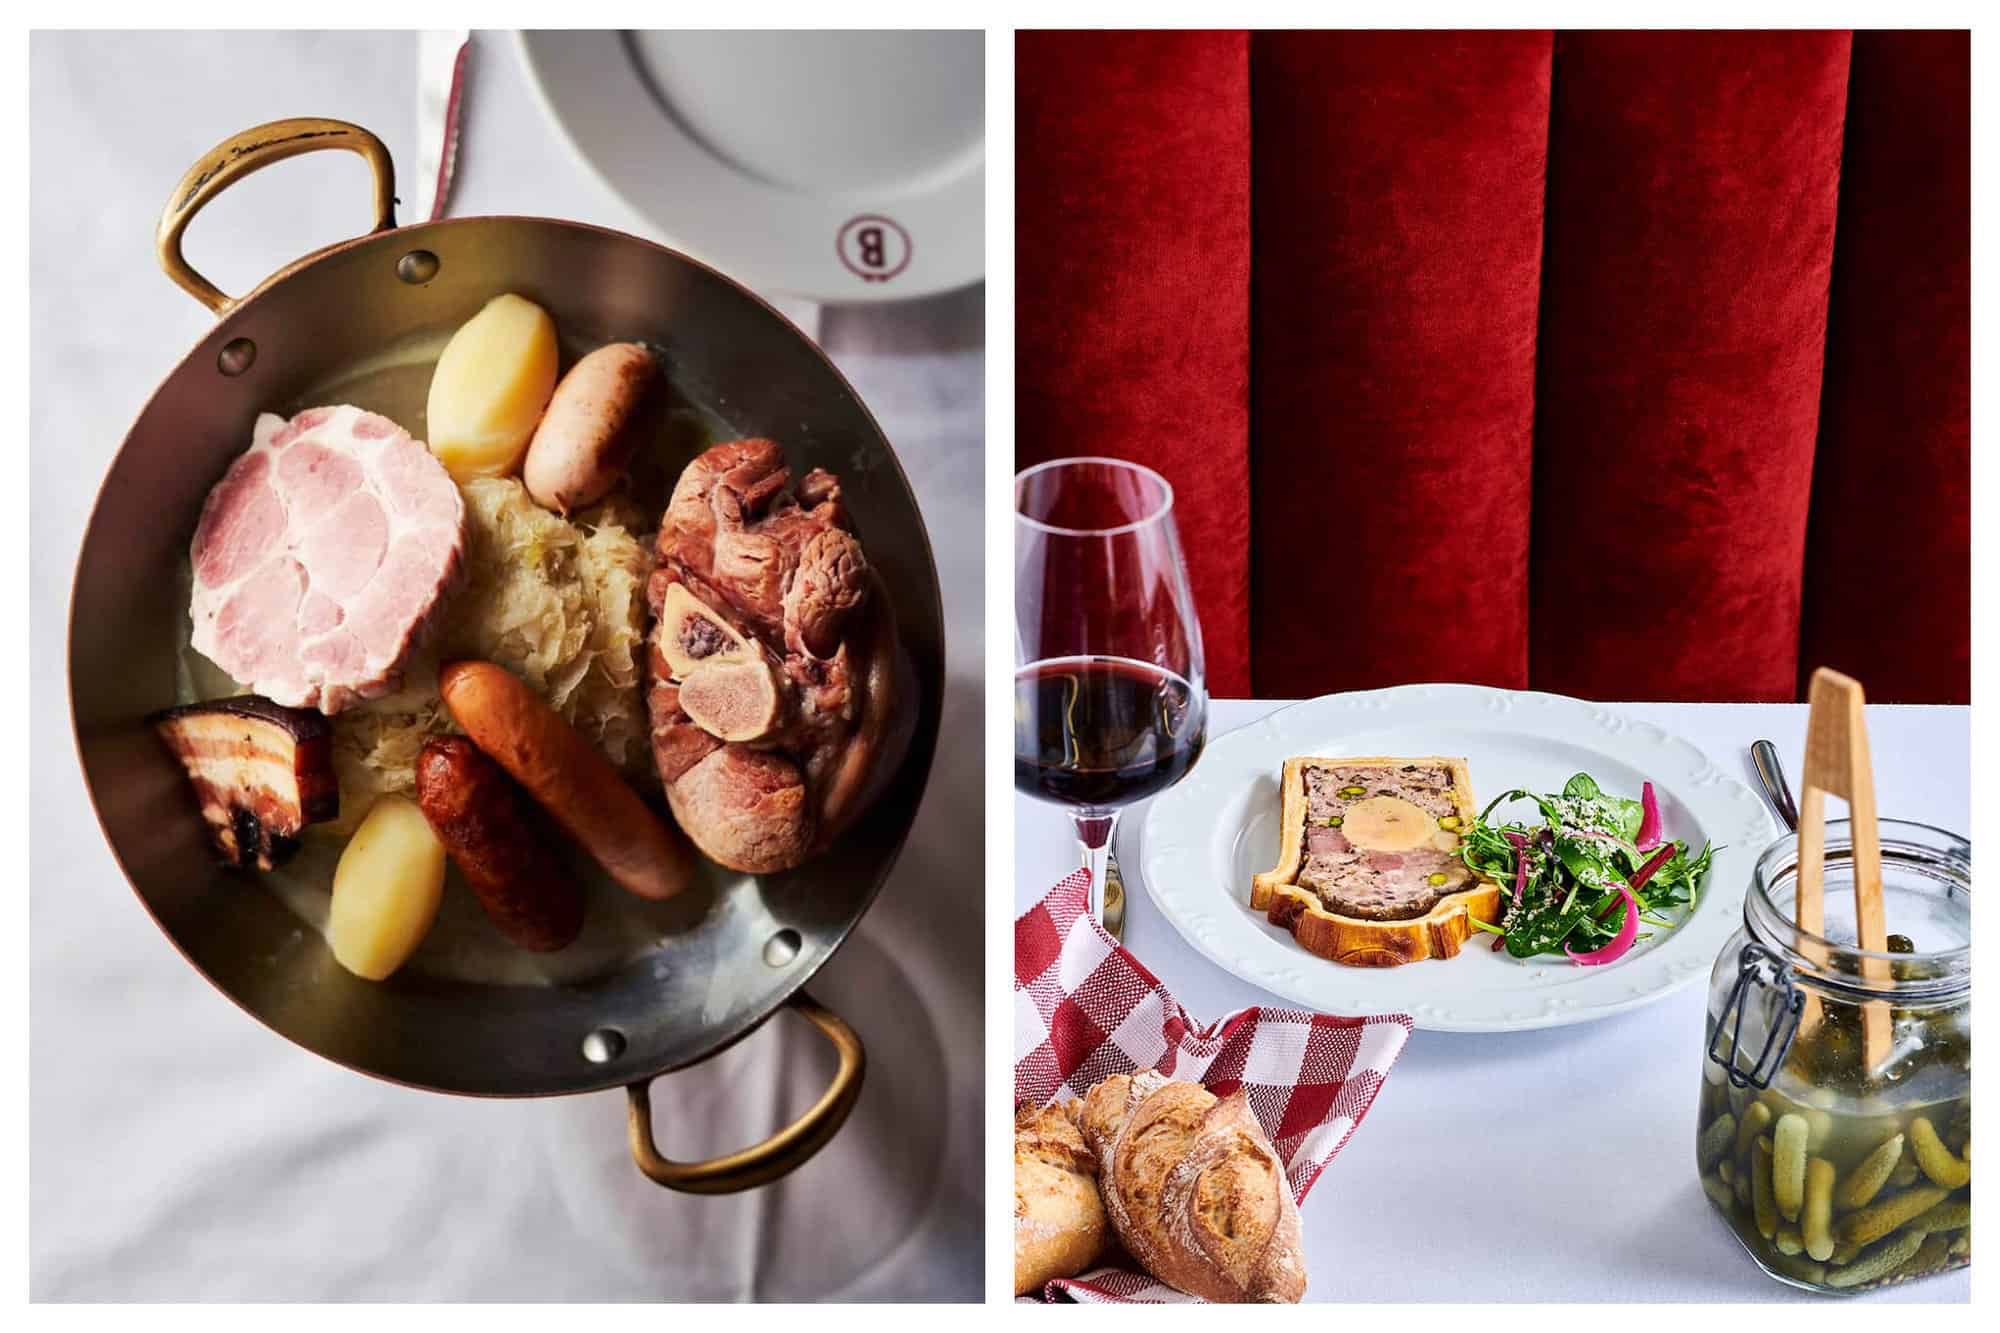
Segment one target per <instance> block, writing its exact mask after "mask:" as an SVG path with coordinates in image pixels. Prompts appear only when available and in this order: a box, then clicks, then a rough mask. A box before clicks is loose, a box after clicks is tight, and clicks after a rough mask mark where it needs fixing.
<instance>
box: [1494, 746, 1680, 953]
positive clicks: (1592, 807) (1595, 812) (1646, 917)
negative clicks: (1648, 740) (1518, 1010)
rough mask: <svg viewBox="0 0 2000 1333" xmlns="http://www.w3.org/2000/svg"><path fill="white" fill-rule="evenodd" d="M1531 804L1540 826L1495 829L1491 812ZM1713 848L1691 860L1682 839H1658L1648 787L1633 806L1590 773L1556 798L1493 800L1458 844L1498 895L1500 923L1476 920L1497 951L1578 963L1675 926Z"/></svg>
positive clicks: (1523, 794)
mask: <svg viewBox="0 0 2000 1333" xmlns="http://www.w3.org/2000/svg"><path fill="white" fill-rule="evenodd" d="M1518 800H1529V801H1533V802H1534V803H1535V805H1536V807H1537V808H1538V810H1539V811H1540V813H1541V816H1542V822H1541V823H1539V824H1534V823H1515V824H1495V823H1492V822H1491V821H1490V818H1489V817H1490V816H1491V815H1492V814H1493V811H1494V810H1495V809H1496V808H1497V807H1499V806H1501V805H1505V804H1507V803H1508V802H1510V801H1518ZM1714 854H1715V849H1714V847H1713V846H1712V845H1710V846H1705V847H1703V848H1702V849H1701V852H1700V854H1699V855H1692V854H1690V852H1689V849H1688V845H1687V843H1685V842H1681V841H1673V840H1665V839H1662V838H1661V836H1660V807H1659V802H1658V801H1657V800H1656V799H1655V798H1654V796H1653V784H1652V783H1650V782H1648V783H1646V784H1645V787H1644V789H1643V791H1642V793H1641V795H1640V798H1639V799H1638V800H1636V801H1633V800H1627V799H1625V798H1623V797H1619V796H1613V795H1611V794H1610V793H1609V792H1606V791H1604V790H1603V789H1602V788H1600V787H1599V786H1598V785H1597V782H1596V780H1595V779H1593V778H1592V777H1591V776H1590V774H1588V773H1578V774H1577V775H1576V776H1575V777H1573V778H1571V779H1570V780H1569V781H1568V782H1567V783H1565V784H1564V785H1563V789H1562V790H1561V791H1560V792H1557V793H1554V794H1552V795H1547V796H1541V795H1536V794H1535V793H1533V792H1528V791H1518V790H1517V791H1510V792H1506V793H1503V794H1502V795H1500V796H1498V797H1496V798H1495V799H1494V800H1493V801H1492V802H1491V803H1490V804H1489V805H1488V806H1487V807H1486V809H1484V810H1482V811H1481V812H1480V814H1479V817H1478V819H1476V820H1474V821H1473V824H1472V827H1471V828H1470V829H1469V830H1467V831H1466V833H1465V835H1464V837H1463V838H1462V839H1461V841H1460V843H1459V856H1460V858H1461V859H1463V860H1464V862H1465V864H1466V865H1467V866H1469V867H1470V868H1471V869H1472V871H1473V872H1474V873H1475V874H1479V875H1484V876H1485V877H1487V878H1488V879H1490V880H1492V881H1493V882H1494V883H1496V884H1498V885H1499V886H1500V889H1501V902H1502V903H1503V904H1504V905H1505V912H1504V914H1503V915H1502V916H1501V918H1500V920H1499V921H1497V922H1487V921H1479V920H1477V919H1475V920H1474V921H1473V924H1474V925H1475V926H1478V927H1479V928H1480V929H1481V930H1484V931H1488V932H1490V933H1491V934H1492V935H1493V936H1494V941H1493V947H1494V948H1495V949H1500V948H1505V949H1506V950H1507V952H1508V953H1510V954H1512V955H1513V956H1514V957H1516V958H1532V957H1534V956H1535V955H1536V954H1545V953H1562V954H1566V955H1568V957H1569V958H1570V960H1571V961H1573V962H1575V963H1577V964H1578V965H1580V966H1584V967H1592V966H1598V965H1601V964H1604V963H1613V962H1616V961H1617V960H1618V959H1620V958H1622V957H1623V956H1624V955H1625V953H1626V951H1627V950H1629V949H1630V948H1631V947H1632V946H1633V945H1634V944H1635V943H1637V942H1638V941H1639V940H1641V939H1647V938H1650V937H1651V936H1650V932H1648V933H1647V934H1641V933H1640V930H1639V927H1640V926H1641V925H1642V924H1643V925H1648V926H1652V927H1653V928H1654V929H1656V930H1671V929H1673V928H1674V926H1675V925H1677V924H1678V923H1679V921H1680V920H1685V919H1686V917H1685V914H1683V915H1682V916H1681V917H1679V918H1678V919H1675V920H1670V919H1669V918H1668V917H1667V915H1666V913H1669V912H1675V911H1678V910H1680V909H1683V908H1685V909H1692V908H1693V906H1694V903H1695V899H1696V897H1697V895H1699V893H1700V892H1701V880H1702V877H1703V876H1704V875H1706V874H1707V873H1708V863H1709V861H1710V860H1711V859H1712V858H1713V857H1714Z"/></svg>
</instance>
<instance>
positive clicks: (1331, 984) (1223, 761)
mask: <svg viewBox="0 0 2000 1333" xmlns="http://www.w3.org/2000/svg"><path fill="white" fill-rule="evenodd" d="M1295 755H1327V756H1334V757H1338V756H1341V755H1357V756H1358V755H1463V756H1464V757H1465V759H1466V760H1467V762H1468V764H1469V765H1470V768H1471V771H1472V788H1473V795H1474V797H1475V799H1476V800H1477V802H1478V803H1479V805H1480V806H1481V807H1482V808H1483V807H1484V806H1485V803H1486V802H1487V801H1490V800H1491V799H1492V798H1493V797H1494V796H1496V795H1498V794H1500V793H1501V792H1504V791H1508V790H1511V789H1513V788H1517V787H1518V788H1523V789H1526V790H1529V791H1537V792H1553V791H1560V790H1562V785H1563V783H1564V782H1566V781H1567V780H1568V779H1569V777H1570V776H1571V775H1572V774H1574V773H1579V772H1584V773H1589V774H1590V775H1591V776H1592V777H1594V778H1596V779H1597V781H1598V783H1599V784H1600V785H1602V786H1603V788H1604V789H1605V790H1606V791H1609V792H1613V793H1615V794H1617V795H1620V796H1629V797H1633V798H1636V797H1637V796H1638V795H1639V788H1640V784H1641V783H1643V782H1648V781H1650V782H1651V783H1652V784H1653V790H1654V792H1655V793H1656V794H1657V795H1658V797H1659V801H1660V816H1661V820H1662V822H1663V824H1664V825H1665V829H1664V831H1665V834H1666V836H1667V837H1670V838H1683V839H1686V840H1687V841H1688V842H1689V843H1690V844H1691V845H1692V846H1693V847H1695V848H1696V849H1697V850H1698V849H1699V848H1700V847H1701V845H1702V844H1703V843H1704V842H1709V841H1713V842H1714V843H1715V844H1716V845H1717V847H1718V850H1717V852H1716V854H1715V860H1714V862H1713V863H1712V864H1711V865H1710V867H1709V872H1708V878H1707V881H1706V882H1705V883H1704V884H1703V885H1702V890H1701V895H1700V897H1699V899H1698V900H1697V902H1696V904H1695V907H1694V910H1693V911H1692V912H1691V913H1689V914H1688V916H1687V919H1686V920H1685V921H1683V922H1682V923H1681V924H1680V925H1679V926H1678V927H1677V928H1675V929H1673V930H1671V931H1665V932H1661V931H1658V930H1655V931H1654V932H1653V935H1652V938H1651V939H1648V940H1644V941H1642V942H1640V943H1639V944H1637V945H1635V946H1634V947H1633V949H1632V951H1631V952H1629V953H1627V954H1626V955H1625V956H1624V957H1623V958H1621V959H1619V960H1618V961H1617V962H1615V963H1611V964H1608V965H1606V966H1602V967H1579V966H1577V965H1576V964H1574V963H1571V962H1569V961H1568V960H1567V959H1565V958H1561V957H1551V956H1543V957H1539V958H1533V959H1515V958H1512V957H1510V956H1509V955H1508V954H1507V953H1506V952H1504V951H1502V952H1499V953H1495V952H1494V951H1493V950H1492V948H1491V946H1490V944H1489V943H1488V941H1487V938H1486V937H1485V936H1484V935H1482V934H1479V933H1477V932H1475V933H1474V936H1473V938H1472V939H1470V940H1468V941H1466V944H1465V946H1464V947H1463V948H1462V949H1461V950H1460V952H1459V955H1458V957H1456V958H1449V959H1430V960H1426V961H1423V962H1419V963H1406V964H1404V965H1403V966H1401V967H1389V968H1360V967H1347V966H1343V965H1342V964H1339V963H1332V962H1328V961H1326V960H1324V959H1321V958H1318V957H1315V956H1314V955H1312V954H1309V953H1307V952H1306V951H1305V950H1303V949H1301V948H1300V947H1299V946H1298V945H1297V944H1296V943H1295V942H1294V941H1293V939H1292V936H1291V933H1290V932H1289V931H1287V930H1285V929H1283V928H1281V927H1278V926H1273V925H1271V924H1270V923H1269V922H1267V921H1266V920H1265V919H1264V915H1263V913H1261V912H1253V911H1252V910H1251V909H1250V877H1251V876H1252V875H1253V874H1257V873H1259V872H1262V871H1266V870H1269V869H1271V867H1272V866H1274V865H1276V864H1277V860H1278V824H1279V791H1278V783H1279V777H1280V770H1281V769H1282V767H1283V765H1284V762H1285V760H1286V759H1288V758H1291V757H1292V756H1295ZM1509 809H1513V810H1516V811H1519V812H1520V813H1521V816H1522V817H1524V818H1533V817H1535V816H1534V812H1533V808H1532V807H1531V806H1527V805H1525V803H1524V804H1522V805H1520V806H1516V807H1502V809H1501V811H1497V812H1496V814H1499V813H1506V812H1507V811H1508V810H1509ZM1776 836H1777V826H1776V824H1775V823H1774V822H1773V821H1772V819H1771V817H1770V815H1769V814H1768V813H1767V811H1766V810H1765V807H1764V804H1763V802H1762V801H1761V800H1760V799H1759V798H1758V797H1757V796H1756V795H1755V794H1754V793H1753V792H1751V791H1750V789H1749V788H1747V787H1745V786H1744V785H1743V784H1742V783H1740V782H1738V781H1736V779H1734V778H1732V777H1730V776H1729V775H1728V774H1727V773H1724V772H1723V771H1722V770H1721V769H1719V768H1717V767H1716V766H1715V765H1714V764H1713V763H1711V762H1710V761H1709V759H1708V757H1707V756H1706V755H1704V754H1702V752H1701V751H1700V750H1698V749H1696V748H1695V747H1694V746H1693V745H1690V744H1689V743H1688V742H1686V741H1684V740H1681V739H1680V738H1678V737H1676V736H1670V735H1668V734H1667V733H1666V732H1664V731H1661V730H1660V729H1659V728H1658V727H1655V726H1651V725H1649V724H1647V723H1644V722H1635V721H1632V720H1630V719H1628V718H1626V717H1624V716H1622V715H1620V714H1619V713H1617V712H1615V711H1614V710H1612V709H1609V708H1603V707H1600V706H1598V705H1596V704H1591V703H1585V702H1584V701H1582V700H1580V699H1570V698H1566V697H1564V696H1562V695H1556V694H1534V693H1529V692H1525V691H1514V690H1496V689H1489V688H1487V687H1485V686H1479V685H1404V686H1398V687H1396V688H1394V689H1386V690H1369V691H1365V692H1357V693H1352V694H1333V695H1327V696H1325V697H1323V698H1319V699H1309V700H1307V701H1305V702H1304V703H1299V704H1294V705H1292V706H1291V707H1289V708H1284V709H1280V710H1279V711H1277V712H1275V713H1272V714H1270V715H1269V716H1267V717H1264V718H1261V719H1259V720H1258V721H1256V722H1253V723H1251V724H1250V725H1249V726H1247V727H1244V728H1242V729H1240V730H1238V731H1232V732H1230V733H1229V734H1228V735H1226V736H1220V737H1217V738H1216V739H1215V740H1213V741H1211V742H1210V743H1209V746H1208V748H1207V750H1206V751H1204V752H1203V754H1202V756H1201V760H1200V761H1199V762H1198V763H1197V764H1196V765H1195V766H1194V769H1193V771H1192V772H1190V773H1189V774H1188V776H1187V777H1186V778H1184V779H1182V781H1181V782H1180V784H1179V785H1178V786H1176V787H1174V788H1172V789H1171V790H1169V791H1168V792H1166V793H1165V794H1164V795H1161V796H1159V797H1157V798H1155V799H1154V801H1153V803H1152V805H1151V807H1150V808H1149V809H1148V810H1147V812H1146V819H1145V826H1144V843H1143V845H1142V848H1141V854H1140V865H1141V869H1142V875H1143V878H1144V880H1145V884H1146V890H1147V892H1148V893H1149V894H1150V895H1151V896H1152V899H1153V902H1154V903H1155V904H1157V905H1158V907H1159V909H1160V911H1161V912H1162V913H1163V914H1164V915H1165V916H1166V918H1167V919H1168V920H1169V921H1171V922H1173V924H1174V927H1175V929H1177V930H1179V931H1180V933H1181V934H1182V935H1183V936H1185V937H1186V939H1187V941H1188V943H1189V944H1191V945H1193V946H1194V947H1195V948H1196V949H1197V950H1199V951H1200V952H1201V953H1203V954H1205V955H1206V956H1207V957H1208V958H1209V959H1210V960H1211V961H1213V962H1215V963H1216V964H1218V965H1219V966H1221V967H1222V968H1224V969H1225V970H1227V971H1228V972H1230V973H1232V974H1233V975H1235V976H1238V977H1241V978H1242V979H1243V980H1245V981H1248V982H1252V983H1254V984H1256V985H1258V986H1262V987H1264V988H1265V989H1266V990H1270V991H1274V992H1276V993H1277V994H1279V995H1282V996H1284V997H1285V998H1286V999H1289V1000H1291V1001H1293V1002H1295V1003H1297V1004H1301V1005H1305V1006H1306V1007H1308V1008H1311V1009H1317V1010H1323V1011H1326V1012H1329V1013H1335V1014H1376V1013H1392V1012H1400V1013H1406V1014H1409V1015H1410V1016H1411V1017H1413V1018H1414V1019H1415V1020H1416V1024H1417V1026H1418V1027H1420V1028H1430V1029H1433V1030H1435V1031H1440V1032H1512V1031H1520V1030H1523V1029H1527V1028H1543V1027H1557V1026H1561V1025H1564V1024H1568V1023H1582V1022H1587V1021H1589V1020H1591V1019H1595V1018H1603V1017H1605V1016H1607V1015H1610V1014H1615V1013H1619V1012H1621V1011H1623V1010H1627V1009H1633V1008H1636V1007H1638V1006H1639V1005H1642V1004H1646V1003H1648V1002H1650V1001H1653V1000H1657V999H1659V998H1660V997H1661V996H1664V995H1666V994H1668V993H1670V992H1672V991H1674V990H1676V989H1678V988H1679V987H1681V986H1683V985H1686V984H1687V983H1688V982H1691V981H1694V980H1695V979H1696V978H1698V977H1702V976H1705V975H1706V974H1707V972H1708V970H1709V967H1710V965H1711V964H1713V963H1714V961H1715V957H1716V954H1717V953H1718V952H1719V951H1720V950H1721V948H1722V946H1723V944H1724V942H1725V941H1727V940H1728V938H1729V935H1730V933H1731V932H1732V931H1734V930H1735V929H1736V927H1737V925H1738V924H1740V923H1741V921H1742V919H1743V895H1744V892H1745V890H1746V889H1747V888H1748V886H1749V883H1750V871H1751V867H1752V866H1754V865H1755V864H1756V860H1757V857H1758V855H1759V854H1760V853H1761V852H1762V851H1763V849H1764V848H1765V846H1766V845H1768V844H1769V843H1770V841H1771V840H1772V839H1773V838H1774V837H1776Z"/></svg>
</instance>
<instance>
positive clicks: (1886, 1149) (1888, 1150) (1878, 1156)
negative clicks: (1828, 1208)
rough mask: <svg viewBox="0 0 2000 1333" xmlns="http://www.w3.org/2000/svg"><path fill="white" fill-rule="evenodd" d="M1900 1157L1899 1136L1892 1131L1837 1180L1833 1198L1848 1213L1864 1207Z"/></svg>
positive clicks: (1880, 1190)
mask: <svg viewBox="0 0 2000 1333" xmlns="http://www.w3.org/2000/svg"><path fill="white" fill-rule="evenodd" d="M1902 1160H1903V1136H1902V1135H1901V1134H1896V1135H1892V1136H1891V1137H1889V1138H1887V1139H1884V1140H1883V1141H1882V1143H1881V1145H1880V1146H1879V1147H1877V1148H1876V1149H1875V1151H1874V1152H1871V1153H1869V1154H1868V1155H1867V1156H1866V1157H1864V1158H1862V1159H1861V1164H1860V1165H1859V1166H1857V1167H1855V1168H1854V1169H1853V1170H1852V1171H1850V1172H1848V1173H1847V1179H1846V1180H1844V1181H1842V1182H1841V1184H1840V1190H1839V1193H1838V1196H1837V1197H1836V1199H1835V1202H1836V1203H1838V1204H1839V1205H1840V1209H1841V1211H1842V1212H1847V1213H1851V1212H1853V1211H1854V1210H1855V1209H1856V1208H1865V1207H1866V1206H1867V1205H1868V1204H1869V1203H1870V1202H1871V1201H1872V1200H1873V1199H1874V1198H1875V1196H1876V1195H1877V1194H1879V1193H1881V1192H1882V1187H1883V1186H1884V1185H1886V1184H1888V1183H1889V1176H1890V1174H1891V1173H1892V1172H1894V1171H1895V1169H1896V1163H1898V1162H1900V1161H1902Z"/></svg>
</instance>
